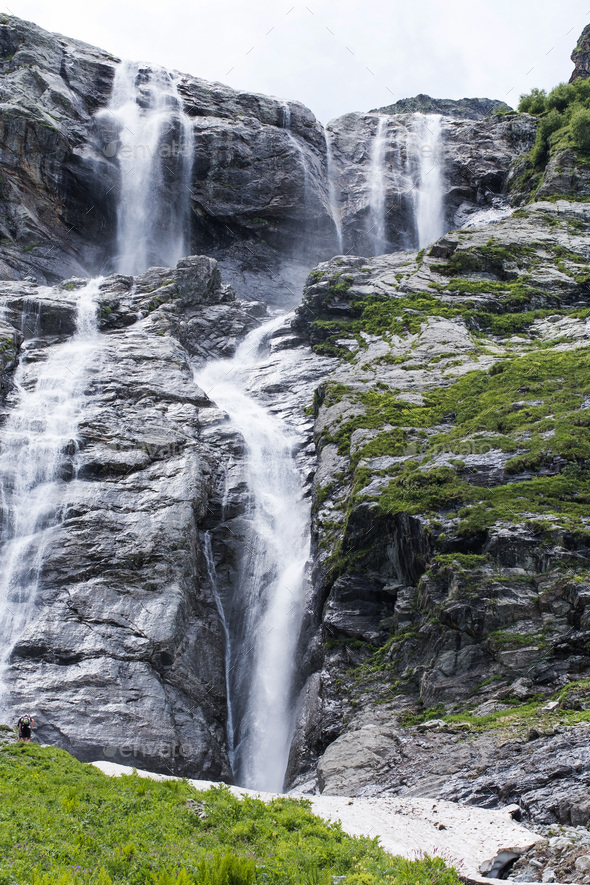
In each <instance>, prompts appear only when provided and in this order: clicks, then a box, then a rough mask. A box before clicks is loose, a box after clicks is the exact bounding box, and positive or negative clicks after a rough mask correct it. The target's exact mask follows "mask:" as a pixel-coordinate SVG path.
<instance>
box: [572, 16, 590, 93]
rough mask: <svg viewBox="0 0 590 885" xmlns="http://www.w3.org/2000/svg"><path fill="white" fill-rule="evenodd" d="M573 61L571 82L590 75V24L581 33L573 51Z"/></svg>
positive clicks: (584, 78)
mask: <svg viewBox="0 0 590 885" xmlns="http://www.w3.org/2000/svg"><path fill="white" fill-rule="evenodd" d="M572 61H573V63H574V70H573V73H572V75H571V77H570V83H573V82H574V80H579V79H581V80H586V79H587V78H588V77H590V25H586V27H585V28H584V30H583V31H582V33H581V34H580V38H579V40H578V45H577V46H576V48H575V49H574V51H573V52H572Z"/></svg>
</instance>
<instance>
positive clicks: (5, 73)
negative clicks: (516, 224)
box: [0, 16, 534, 303]
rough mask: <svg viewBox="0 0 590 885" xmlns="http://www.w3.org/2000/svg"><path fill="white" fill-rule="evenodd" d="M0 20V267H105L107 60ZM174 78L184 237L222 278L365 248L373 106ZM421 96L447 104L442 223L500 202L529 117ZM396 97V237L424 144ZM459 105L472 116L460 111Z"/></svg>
mask: <svg viewBox="0 0 590 885" xmlns="http://www.w3.org/2000/svg"><path fill="white" fill-rule="evenodd" d="M0 27H1V33H0V53H1V55H2V58H1V62H2V69H1V71H0V73H1V74H2V85H1V94H0V98H1V102H2V104H1V109H2V126H3V135H2V141H1V143H0V148H1V151H2V153H0V163H1V165H2V170H3V179H2V194H3V199H2V209H1V214H0V221H1V224H2V243H1V248H0V260H1V261H2V264H1V265H0V275H1V276H2V277H3V278H4V279H23V278H24V277H26V276H27V275H32V276H33V277H35V278H36V279H37V280H38V281H39V282H50V283H51V282H58V281H59V280H61V279H63V278H65V277H67V276H71V275H72V274H84V273H85V274H93V273H97V272H99V271H104V270H105V269H106V270H107V271H108V270H112V256H113V254H114V242H115V233H116V206H117V201H118V199H119V192H120V188H121V168H120V162H119V150H120V144H119V142H118V136H117V133H116V131H115V130H114V129H113V126H112V125H109V117H108V113H107V114H106V116H105V114H102V115H96V112H97V111H98V110H101V109H103V110H104V109H105V107H107V106H108V102H109V98H110V94H111V89H112V83H113V78H114V72H115V67H116V66H117V64H118V60H117V59H115V58H113V57H112V56H110V55H108V54H107V53H105V52H102V51H101V50H98V49H94V48H93V47H90V46H86V45H85V44H82V43H79V42H77V41H73V40H69V39H67V38H64V37H61V36H59V35H52V34H49V33H47V32H46V31H43V30H42V29H40V28H38V27H36V26H35V25H32V24H29V23H27V22H23V21H21V20H19V19H16V18H14V17H9V16H5V17H4V19H3V23H2V24H1V25H0ZM149 72H150V68H149V66H146V67H145V70H144V71H143V73H144V74H149ZM177 86H178V92H179V94H180V96H181V98H182V101H183V103H184V111H185V113H186V114H187V115H188V116H189V117H190V118H191V119H192V120H193V137H194V157H193V167H192V169H193V171H192V182H191V185H192V187H191V241H192V242H191V248H190V250H189V251H192V252H206V253H207V254H211V255H214V256H215V257H216V258H217V259H218V260H219V261H220V264H221V267H222V269H223V271H224V275H225V278H226V280H227V282H229V283H231V284H233V285H234V286H238V287H242V289H244V287H246V288H247V289H248V290H250V291H252V293H253V295H254V297H264V298H265V300H267V301H268V300H274V301H275V302H280V301H281V300H282V301H283V302H285V301H286V302H287V303H292V302H293V297H294V296H293V294H292V293H293V292H297V291H300V288H301V285H302V283H303V280H304V278H305V273H306V272H307V271H308V270H309V267H310V266H311V265H312V264H313V263H314V262H316V261H318V260H320V259H321V258H325V257H327V256H329V255H331V254H334V253H335V252H337V251H339V250H340V251H342V250H343V249H345V250H347V251H348V252H351V251H353V252H354V251H356V252H361V253H363V252H364V253H369V254H372V253H373V252H374V251H375V248H376V246H375V243H374V242H373V239H372V237H371V235H370V232H368V231H367V229H370V227H371V223H370V222H369V221H368V217H369V214H370V202H371V196H370V190H371V183H370V179H371V175H372V172H371V162H372V160H371V157H372V151H373V142H374V138H375V134H376V125H377V123H376V119H377V118H376V116H375V115H374V114H369V115H366V114H365V115H363V114H352V115H347V116H345V117H344V118H342V119H341V120H338V121H333V122H332V123H331V124H330V126H329V128H328V131H327V132H325V131H324V128H323V127H322V126H321V124H319V123H318V121H317V120H315V118H314V117H313V115H312V114H311V112H310V111H309V110H308V109H307V108H305V107H304V106H303V105H301V104H298V103H296V102H281V101H278V100H276V99H271V98H268V97H266V96H260V95H249V94H247V93H240V92H236V91H235V90H232V89H229V88H228V87H225V86H222V85H221V84H212V83H207V82H205V81H203V80H199V79H197V78H193V77H189V76H186V75H178V79H177ZM422 98H424V97H420V96H419V97H418V99H422ZM432 101H433V100H431V102H430V103H429V104H428V107H426V106H423V102H421V101H418V100H417V104H416V108H417V109H418V110H427V111H429V112H430V111H432V110H436V111H440V112H441V113H443V114H445V115H447V116H448V117H449V119H448V120H447V123H446V124H445V132H446V133H448V136H449V140H448V144H447V145H446V147H445V158H446V159H448V160H449V161H450V163H449V164H448V169H447V182H446V190H447V194H448V197H449V199H448V205H447V208H446V226H447V227H452V226H453V225H454V224H455V223H456V221H457V219H458V218H459V216H460V220H461V222H462V221H463V219H464V218H466V217H467V216H468V215H469V214H470V213H473V212H475V211H476V210H477V209H481V208H482V207H489V206H494V205H495V198H496V197H497V195H498V194H501V193H502V192H503V191H504V190H505V187H506V184H507V179H508V176H509V171H510V166H511V163H512V161H514V159H515V157H517V156H518V155H519V154H520V153H521V152H523V151H525V150H527V149H528V148H529V147H530V144H531V138H532V137H534V121H530V122H529V121H526V120H519V121H516V122H515V121H508V122H502V121H501V120H500V119H498V120H494V119H492V118H488V120H487V121H484V120H482V119H481V118H482V116H483V114H484V113H491V112H492V110H493V108H494V106H495V105H494V102H488V103H487V104H486V102H485V101H484V100H479V99H478V100H469V101H468V102H462V103H461V102H460V103H451V104H450V105H449V103H446V104H444V103H443V104H442V105H441V104H440V103H438V104H436V103H435V104H434V105H433V104H432ZM412 107H413V106H412ZM407 110H410V107H409V106H408V107H406V106H405V105H404V107H403V108H399V109H398V107H397V105H396V106H392V107H391V108H384V109H382V110H381V111H379V114H380V115H387V119H388V137H389V141H390V145H389V147H388V150H387V155H386V157H385V163H386V167H385V170H384V174H385V178H384V187H385V191H386V196H385V200H386V206H387V213H388V220H387V232H386V239H387V242H388V244H389V245H388V248H391V249H395V248H400V246H403V245H405V246H412V245H413V243H414V240H415V231H414V230H413V222H412V201H413V199H414V197H415V187H416V181H417V179H416V164H417V162H418V160H419V152H420V150H421V147H420V143H419V142H415V139H414V141H412V138H411V121H410V118H409V117H408V114H407V113H406V111H407ZM398 111H403V112H402V113H399V112H398ZM464 117H468V118H470V119H469V120H465V119H462V120H461V121H459V119H460V118H464ZM471 118H473V119H471ZM451 120H454V121H455V122H451ZM478 121H479V122H478ZM326 139H329V140H330V141H332V142H333V146H332V152H331V155H329V153H328V143H327V140H326ZM445 141H446V139H445ZM165 148H166V149H169V150H173V149H174V145H173V144H170V145H168V144H166V145H165ZM458 212H459V215H457V213H458ZM339 229H342V231H343V234H344V240H343V242H342V244H341V245H340V243H339V238H338V231H339ZM378 251H383V250H382V249H379V250H378Z"/></svg>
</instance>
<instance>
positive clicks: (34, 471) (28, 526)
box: [0, 280, 100, 697]
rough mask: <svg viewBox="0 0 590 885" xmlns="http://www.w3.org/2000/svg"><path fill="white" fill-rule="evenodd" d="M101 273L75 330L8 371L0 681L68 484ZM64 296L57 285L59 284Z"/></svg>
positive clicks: (85, 294)
mask: <svg viewBox="0 0 590 885" xmlns="http://www.w3.org/2000/svg"><path fill="white" fill-rule="evenodd" d="M99 284H100V280H92V281H91V282H90V283H88V285H86V286H85V287H84V288H82V289H80V290H79V291H78V293H77V297H78V305H77V323H76V332H75V334H74V335H73V336H72V337H71V338H69V339H68V340H67V341H66V342H65V343H63V344H59V345H55V346H54V347H52V348H51V349H50V350H49V351H48V354H47V357H46V358H45V359H44V360H42V359H36V360H31V361H30V362H27V360H26V349H27V346H25V354H24V355H23V358H21V361H20V364H19V367H18V369H17V371H16V375H15V384H16V389H17V391H18V402H17V403H16V404H15V405H14V407H13V408H12V410H11V412H10V414H9V417H8V420H7V422H6V424H5V426H4V428H3V433H2V447H1V449H0V495H1V498H0V508H1V510H0V513H1V518H2V524H1V532H0V689H1V692H0V693H1V695H2V696H3V697H5V694H6V692H5V688H6V686H5V683H4V673H5V670H6V667H7V664H8V661H9V657H10V653H11V650H12V648H13V646H14V643H15V642H16V641H17V640H18V638H19V636H20V635H21V634H22V632H23V630H24V628H25V626H26V624H27V622H28V621H29V619H30V615H31V611H32V608H33V606H34V603H35V597H36V592H37V585H38V581H39V575H40V571H41V567H42V564H43V559H44V551H45V550H46V548H47V545H48V544H49V543H51V529H52V527H53V526H55V525H56V524H57V523H59V521H60V519H61V516H62V513H63V510H64V507H65V504H66V492H67V481H66V480H67V475H66V471H65V467H66V459H67V457H68V455H71V453H72V451H73V450H74V449H75V438H76V432H77V427H78V421H79V418H80V414H81V409H82V405H83V400H84V387H85V383H86V373H87V369H88V367H89V364H90V361H91V359H92V355H93V353H94V351H95V348H96V346H97V339H98V331H97V322H96V302H95V298H96V295H97V294H98V288H99ZM60 295H61V296H62V297H63V293H62V292H60Z"/></svg>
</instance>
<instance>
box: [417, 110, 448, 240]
mask: <svg viewBox="0 0 590 885" xmlns="http://www.w3.org/2000/svg"><path fill="white" fill-rule="evenodd" d="M412 133H413V136H414V142H415V146H416V150H417V152H418V183H417V187H416V192H415V200H414V207H415V209H414V211H415V221H416V230H417V234H418V248H419V249H424V248H425V247H426V246H429V245H430V244H431V243H434V242H435V240H438V239H439V237H442V236H443V234H444V233H445V215H444V202H443V197H444V195H443V167H442V151H441V139H442V121H441V117H440V115H439V114H413V115H412Z"/></svg>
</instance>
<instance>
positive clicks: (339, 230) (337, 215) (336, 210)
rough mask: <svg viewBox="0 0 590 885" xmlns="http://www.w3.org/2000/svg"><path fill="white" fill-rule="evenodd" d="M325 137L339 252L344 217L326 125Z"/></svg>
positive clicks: (329, 192) (327, 169) (329, 187)
mask: <svg viewBox="0 0 590 885" xmlns="http://www.w3.org/2000/svg"><path fill="white" fill-rule="evenodd" d="M324 138H325V140H326V175H327V179H328V200H329V204H330V214H331V216H332V221H333V222H334V230H335V231H336V239H337V241H338V254H339V255H341V254H342V253H343V251H344V245H343V243H344V239H343V235H342V217H341V215H340V206H339V205H338V189H337V185H336V176H335V172H334V155H333V153H332V142H331V140H330V135H329V132H328V130H327V129H326V127H325V126H324Z"/></svg>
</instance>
